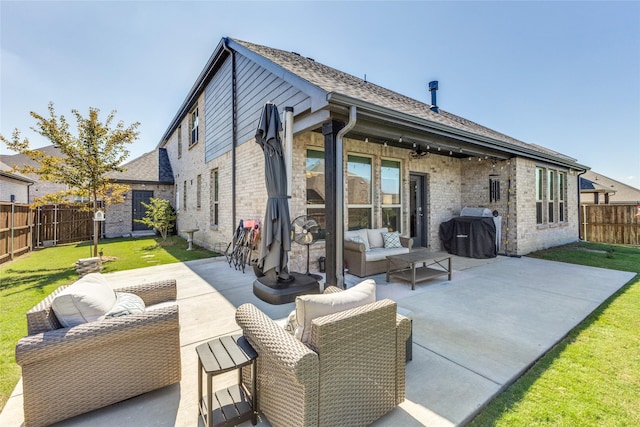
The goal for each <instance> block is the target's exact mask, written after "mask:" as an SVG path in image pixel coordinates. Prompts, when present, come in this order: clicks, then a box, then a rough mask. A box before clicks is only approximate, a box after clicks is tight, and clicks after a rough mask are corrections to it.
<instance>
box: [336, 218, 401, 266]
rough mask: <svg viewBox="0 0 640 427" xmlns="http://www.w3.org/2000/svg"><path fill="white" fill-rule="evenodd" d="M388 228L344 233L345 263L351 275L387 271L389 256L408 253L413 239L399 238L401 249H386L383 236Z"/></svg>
mask: <svg viewBox="0 0 640 427" xmlns="http://www.w3.org/2000/svg"><path fill="white" fill-rule="evenodd" d="M387 231H388V230H387V229H386V228H373V229H361V230H350V231H346V232H345V233H344V246H343V248H344V261H345V263H346V267H347V268H348V269H349V273H351V274H354V275H356V276H358V277H366V276H371V275H373V274H380V273H384V272H386V271H387V256H388V255H398V254H403V253H408V252H409V251H411V248H412V247H413V239H412V238H409V237H402V236H398V237H399V240H400V245H401V247H386V246H385V244H384V240H383V238H382V234H383V233H385V232H387Z"/></svg>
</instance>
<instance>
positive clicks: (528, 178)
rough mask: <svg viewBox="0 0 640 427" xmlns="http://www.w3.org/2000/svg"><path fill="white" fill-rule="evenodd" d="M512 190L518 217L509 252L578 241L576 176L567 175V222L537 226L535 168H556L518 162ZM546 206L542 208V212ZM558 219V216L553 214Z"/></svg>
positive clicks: (526, 250) (528, 162)
mask: <svg viewBox="0 0 640 427" xmlns="http://www.w3.org/2000/svg"><path fill="white" fill-rule="evenodd" d="M516 164H517V172H516V174H515V191H514V193H515V194H516V195H517V198H516V212H517V213H518V215H517V218H515V219H514V224H517V225H516V226H515V230H516V233H515V236H514V237H512V239H511V242H510V246H509V248H510V249H511V253H517V254H518V255H525V254H527V253H529V252H532V251H536V250H540V249H546V248H549V247H552V246H557V245H563V244H566V243H570V242H575V241H576V240H578V222H579V219H578V216H579V215H578V193H577V192H578V177H577V175H576V174H571V173H567V174H566V178H567V221H565V222H562V223H559V222H554V223H550V224H536V204H535V203H536V199H535V188H536V187H535V169H536V166H541V167H545V168H546V167H549V168H550V169H554V170H557V168H555V167H553V166H549V165H545V164H537V163H536V162H534V161H531V160H526V159H517V161H516ZM545 208H546V207H543V209H545ZM556 218H557V215H556Z"/></svg>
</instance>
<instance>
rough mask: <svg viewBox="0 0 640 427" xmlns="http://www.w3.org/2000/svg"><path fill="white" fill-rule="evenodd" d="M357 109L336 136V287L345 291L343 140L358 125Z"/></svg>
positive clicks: (350, 114) (351, 111)
mask: <svg viewBox="0 0 640 427" xmlns="http://www.w3.org/2000/svg"><path fill="white" fill-rule="evenodd" d="M356 114H357V108H356V106H355V105H352V106H351V107H350V109H349V123H347V124H346V126H345V127H343V128H342V129H340V130H339V131H338V133H337V135H336V164H335V170H336V180H338V182H336V206H338V207H340V209H336V235H335V238H336V239H337V240H336V282H337V283H336V285H337V286H338V287H339V288H343V289H344V143H343V141H342V138H343V137H344V136H345V135H346V134H347V133H348V132H349V131H350V130H351V129H353V128H354V126H355V125H356V120H357V119H356Z"/></svg>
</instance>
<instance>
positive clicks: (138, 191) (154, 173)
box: [1, 145, 174, 237]
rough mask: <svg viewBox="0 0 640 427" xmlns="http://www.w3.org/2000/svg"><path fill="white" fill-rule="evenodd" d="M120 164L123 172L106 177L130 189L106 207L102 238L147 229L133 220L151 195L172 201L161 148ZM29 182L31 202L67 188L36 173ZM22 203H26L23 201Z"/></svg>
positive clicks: (21, 159) (53, 151)
mask: <svg viewBox="0 0 640 427" xmlns="http://www.w3.org/2000/svg"><path fill="white" fill-rule="evenodd" d="M38 150H41V151H44V152H46V153H47V154H48V155H56V156H60V155H61V152H60V150H59V149H58V148H56V147H54V146H53V145H49V146H46V147H43V148H39V149H38ZM1 157H2V161H3V162H5V163H8V164H10V165H12V166H13V165H19V166H24V165H27V164H34V161H33V160H31V159H29V158H28V157H27V156H25V155H23V154H15V155H10V156H1ZM122 167H123V168H124V171H123V172H118V173H112V174H109V176H110V177H111V178H113V179H114V180H115V182H117V183H121V184H126V185H128V186H130V187H131V190H130V191H129V192H128V193H127V194H126V196H125V201H124V202H123V203H118V204H116V205H111V206H107V208H106V212H105V222H104V228H103V233H104V236H105V237H120V236H124V235H130V234H132V233H138V232H145V231H148V230H149V228H148V227H147V226H145V225H143V224H140V223H137V222H135V221H134V220H135V219H140V218H142V217H143V216H144V214H145V209H144V206H143V205H142V203H143V202H144V203H149V199H150V198H151V197H158V198H163V199H167V200H170V201H173V200H174V180H173V171H172V170H171V164H170V163H169V157H168V156H167V152H166V150H164V149H162V148H160V149H156V150H153V151H151V152H149V153H146V154H143V155H142V156H140V157H138V158H136V159H133V160H131V161H130V162H128V163H125V164H124V165H122ZM24 178H25V179H28V178H26V177H24ZM29 182H32V183H33V186H32V187H31V190H30V191H29V192H28V195H29V198H28V201H29V203H31V202H33V197H34V195H35V196H39V195H44V194H47V193H55V192H57V191H60V190H64V189H66V188H67V187H66V186H65V185H62V184H55V183H51V182H47V181H38V177H37V176H34V177H33V179H31V180H29ZM3 185H4V184H3ZM34 193H35V194H34ZM1 194H2V195H3V197H4V194H5V191H4V188H2V193H1ZM9 194H11V193H9ZM24 203H27V201H25V202H24Z"/></svg>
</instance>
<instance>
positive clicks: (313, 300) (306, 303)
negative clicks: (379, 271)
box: [295, 279, 376, 344]
mask: <svg viewBox="0 0 640 427" xmlns="http://www.w3.org/2000/svg"><path fill="white" fill-rule="evenodd" d="M375 301H376V282H374V281H373V280H371V279H367V280H364V281H362V282H360V283H359V284H357V285H355V286H354V287H352V288H349V289H347V290H346V291H343V292H336V293H332V294H319V295H317V294H316V295H313V294H311V295H301V296H298V297H296V323H297V327H296V331H295V337H296V338H298V339H299V340H300V341H302V342H303V343H305V344H306V343H307V342H308V341H309V336H310V335H311V321H312V320H313V319H315V318H317V317H322V316H326V315H328V314H333V313H338V312H340V311H344V310H349V309H350V308H355V307H359V306H361V305H365V304H370V303H372V302H375Z"/></svg>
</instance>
